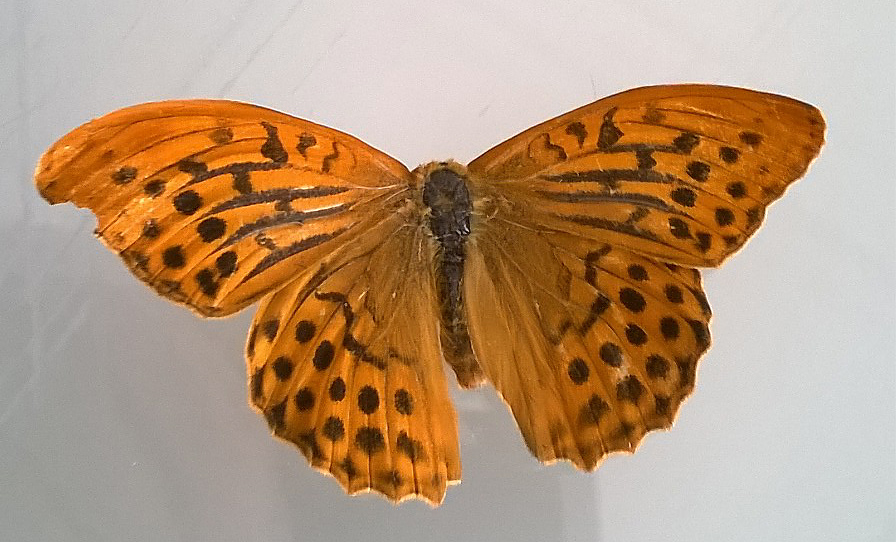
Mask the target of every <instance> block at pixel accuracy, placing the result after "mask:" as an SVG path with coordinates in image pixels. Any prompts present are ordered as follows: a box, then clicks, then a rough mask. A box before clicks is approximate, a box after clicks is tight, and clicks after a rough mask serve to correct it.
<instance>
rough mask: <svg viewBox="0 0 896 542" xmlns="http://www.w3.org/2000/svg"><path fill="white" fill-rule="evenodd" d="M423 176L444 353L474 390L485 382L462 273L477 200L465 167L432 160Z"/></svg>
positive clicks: (465, 382) (460, 376)
mask: <svg viewBox="0 0 896 542" xmlns="http://www.w3.org/2000/svg"><path fill="white" fill-rule="evenodd" d="M418 171H419V172H420V174H421V175H422V177H423V204H424V205H425V206H426V210H427V212H428V221H427V225H428V226H429V229H430V232H431V233H432V235H433V237H434V238H435V240H436V242H437V244H438V252H437V255H436V282H437V285H438V294H439V305H440V308H441V320H442V333H441V335H442V351H443V353H444V355H445V358H446V360H447V361H448V363H449V364H450V365H451V367H452V369H454V372H455V373H456V374H457V380H458V383H460V385H461V386H464V387H472V386H475V385H477V384H479V383H480V382H481V381H482V369H481V367H480V366H479V362H478V361H477V360H476V357H475V356H474V355H473V348H472V345H471V343H470V335H469V332H468V329H467V322H466V317H465V316H464V310H463V306H464V299H463V275H464V259H465V255H466V249H465V245H466V242H467V237H468V236H469V235H470V216H471V215H472V213H473V201H472V198H471V197H470V190H469V188H468V187H467V176H466V172H465V169H464V167H463V166H461V165H460V164H457V163H454V162H433V163H431V164H427V165H425V166H422V167H421V168H419V169H418Z"/></svg>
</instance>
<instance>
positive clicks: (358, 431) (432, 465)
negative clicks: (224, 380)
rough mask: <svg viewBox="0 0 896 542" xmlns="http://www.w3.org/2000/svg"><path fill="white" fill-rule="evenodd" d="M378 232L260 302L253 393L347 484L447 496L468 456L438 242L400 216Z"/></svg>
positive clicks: (251, 350) (285, 431)
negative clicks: (452, 391)
mask: <svg viewBox="0 0 896 542" xmlns="http://www.w3.org/2000/svg"><path fill="white" fill-rule="evenodd" d="M406 211H408V212H409V213H411V215H413V216H418V217H419V213H418V212H417V211H415V210H413V209H412V208H411V209H407V210H406ZM374 234H375V235H373V236H370V237H368V239H370V241H367V242H364V241H360V242H358V243H353V244H352V246H351V247H350V249H349V250H347V251H346V252H345V253H344V254H342V255H341V256H339V257H337V258H334V259H332V260H330V261H328V262H326V263H325V264H323V265H321V266H320V267H317V268H315V269H309V271H308V272H307V273H305V274H304V275H303V276H301V277H300V278H298V279H296V280H295V281H293V282H291V283H290V284H288V285H287V286H285V287H284V288H283V289H281V290H280V291H278V292H277V293H275V294H274V295H272V296H270V297H268V298H266V299H265V300H264V301H263V302H262V304H261V307H260V308H259V310H258V313H257V314H256V316H255V321H254V323H253V328H252V332H251V334H250V337H249V343H248V347H247V355H248V358H249V379H250V401H251V402H252V403H253V404H254V405H255V406H256V407H257V408H258V409H259V410H260V411H261V412H263V413H264V415H265V416H266V417H267V419H268V422H269V423H270V425H271V429H272V430H273V431H274V433H275V434H276V435H277V436H279V437H281V438H283V439H286V440H289V441H291V442H294V443H296V444H297V445H298V447H299V449H300V450H302V452H303V453H304V454H305V456H306V458H307V459H308V460H309V461H310V462H311V464H312V465H313V466H314V467H316V468H318V469H320V470H322V471H324V472H329V473H331V474H332V475H333V476H334V477H335V478H336V479H337V480H338V481H339V483H340V484H342V486H343V487H345V489H346V491H348V492H349V493H357V492H360V491H367V490H374V491H377V492H380V493H382V494H383V495H385V496H386V497H388V498H389V499H391V500H393V501H400V500H403V499H405V498H407V497H419V498H422V499H424V500H426V501H427V502H429V503H430V504H433V505H437V504H439V503H440V502H441V501H442V499H443V498H444V495H445V486H446V484H450V483H452V482H455V481H457V480H459V479H460V460H459V453H458V448H457V429H456V422H455V416H454V409H453V408H452V406H451V398H450V396H449V395H448V390H447V380H446V378H445V375H444V372H443V370H442V356H441V352H440V348H439V330H438V320H437V318H436V315H437V314H438V301H437V297H436V291H435V281H434V277H433V274H432V273H433V269H432V264H431V261H432V258H433V253H434V247H433V243H432V240H431V238H430V237H429V236H428V234H427V233H426V232H425V230H424V227H423V224H422V223H421V222H420V221H419V220H414V219H413V217H405V216H400V214H397V215H395V216H393V217H391V218H390V219H387V220H386V221H384V222H383V223H382V224H381V225H379V226H377V230H375V231H374ZM373 239H377V240H381V241H377V242H373V241H372V240H373Z"/></svg>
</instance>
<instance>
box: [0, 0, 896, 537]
mask: <svg viewBox="0 0 896 542" xmlns="http://www.w3.org/2000/svg"><path fill="white" fill-rule="evenodd" d="M894 19H896V18H894V5H893V3H892V2H891V1H879V2H871V1H869V2H856V3H829V4H827V3H821V2H811V1H803V2H800V1H772V0H754V1H750V2H717V1H699V2H674V1H665V2H646V1H626V2H623V1H615V2H592V1H584V0H583V1H575V2H561V1H556V2H538V3H535V2H515V1H498V0H492V1H487V2H474V1H472V0H468V1H463V2H411V1H408V2H399V1H387V2H338V3H336V2H311V1H309V2H304V3H303V2H248V1H244V2H220V1H215V2H211V1H205V0H204V1H192V2H183V1H173V0H170V1H163V2H153V3H149V2H137V1H126V2H108V3H106V2H99V1H79V2H49V1H46V0H30V1H29V0H2V2H0V97H2V98H3V99H2V100H0V163H2V164H3V165H4V174H3V176H2V178H0V188H2V192H0V193H2V197H0V254H2V258H0V315H2V325H0V540H23V541H30V540H35V541H36V540H40V541H52V540H64V541H69V540H91V541H104V540H116V541H117V540H185V541H201V540H216V541H227V540H234V541H238V540H272V541H279V540H354V539H359V540H367V541H375V540H389V541H391V542H400V541H405V540H408V541H411V540H452V541H455V540H513V541H530V540H531V541H545V540H638V541H653V540H657V541H660V540H713V541H728V540H731V541H736V540H744V541H757V540H788V541H798V540H806V541H813V542H817V541H821V540H855V541H860V540H861V541H865V540H880V541H887V540H894V539H896V519H894V515H896V512H894V511H896V497H894V495H896V465H894V463H896V443H894V432H896V427H894V426H896V421H894V417H896V414H894V413H896V404H894V386H896V375H894V363H896V361H894V360H896V347H894V343H896V340H894V334H896V331H894V330H896V317H894V311H896V291H894V276H896V261H894V249H896V241H894V226H896V224H894V204H896V192H894V183H896V176H894V162H896V137H894V125H896V115H894V99H896V98H894V95H896V82H894V66H896V58H894V56H896V55H894V51H896V43H894V37H893V34H894V32H893V31H894V28H896V20H894ZM672 82H714V83H724V84H732V85H741V86H746V87H751V88H756V89H761V90H767V91H772V92H779V93H783V94H787V95H791V96H794V97H796V98H799V99H802V100H805V101H808V102H810V103H813V104H815V105H816V106H818V107H819V108H821V109H822V111H823V112H824V114H825V116H826V118H827V121H828V125H829V130H828V136H827V140H828V143H827V145H826V147H825V148H824V150H823V152H822V154H821V158H820V159H819V160H818V161H817V162H816V163H815V164H814V166H813V167H812V169H811V171H810V173H809V175H808V177H807V179H805V180H804V181H802V182H800V183H798V184H797V185H796V186H794V187H793V189H792V190H790V191H789V192H788V194H787V195H786V197H784V199H783V200H782V201H781V202H780V203H778V204H776V205H774V206H773V208H772V209H771V211H770V213H769V215H768V218H767V220H766V225H765V227H764V229H762V230H761V231H760V232H759V234H758V235H757V236H756V237H755V238H754V240H753V241H752V242H751V243H750V244H749V246H748V247H747V248H746V249H745V250H744V252H743V253H741V254H739V255H738V256H736V257H734V258H733V259H732V260H731V261H730V262H729V263H727V264H726V265H725V266H724V267H723V268H722V269H721V270H717V271H711V272H709V273H707V281H706V289H707V294H708V297H709V300H710V303H711V304H712V306H713V309H714V314H715V316H714V320H713V324H712V332H713V339H714V347H713V348H712V350H711V351H710V353H709V354H708V355H707V356H706V357H705V358H704V360H703V363H702V365H701V367H700V372H699V384H698V387H697V391H696V393H695V395H694V396H693V398H692V399H691V400H690V401H689V402H688V404H687V405H685V406H684V407H683V410H682V413H681V416H680V417H679V420H678V424H677V426H676V427H675V428H674V429H673V430H672V431H671V432H669V433H663V434H656V435H652V436H649V437H648V438H647V440H646V442H645V444H644V445H643V446H642V447H641V449H640V450H639V451H638V453H637V454H636V455H635V456H632V457H627V456H619V457H614V458H612V459H610V460H608V461H607V462H606V463H605V464H604V466H602V467H601V468H600V469H599V470H598V471H597V472H596V473H595V474H592V475H586V474H581V473H578V472H576V471H575V470H574V469H572V468H571V467H569V466H567V465H556V466H551V467H544V466H541V465H539V464H538V463H537V462H536V461H535V460H534V459H532V458H530V457H529V455H528V453H527V452H526V451H525V448H524V446H523V444H522V441H521V439H520V437H519V435H518V432H517V430H516V428H515V427H514V425H513V422H512V419H511V418H510V416H509V414H508V413H507V412H506V411H505V408H504V406H503V405H502V404H501V403H500V401H498V400H497V399H496V398H495V396H494V393H493V392H492V391H491V390H490V389H485V390H482V391H477V392H465V393H456V394H455V396H456V399H457V408H458V412H459V421H460V435H459V436H460V440H461V446H462V454H463V455H462V458H463V462H464V482H463V484H461V485H460V486H457V487H454V488H450V489H449V492H448V496H447V499H446V502H445V504H444V505H443V506H442V507H441V508H439V509H437V510H431V509H429V507H427V506H426V505H424V504H421V503H409V504H405V505H402V506H400V507H398V508H395V507H393V506H392V505H390V504H389V503H387V502H386V501H384V500H382V499H380V498H378V497H371V496H365V497H357V498H351V499H350V498H347V497H345V496H344V495H343V493H342V490H341V489H340V488H339V487H338V486H337V485H336V484H335V483H334V482H333V481H332V480H331V479H328V478H325V477H323V476H321V475H319V474H317V473H316V472H313V471H312V470H311V469H309V468H308V467H307V466H306V464H305V460H304V459H303V458H301V457H300V456H299V454H298V453H297V452H296V451H294V450H293V449H292V448H290V447H288V446H286V445H284V444H282V443H280V442H278V441H275V440H273V439H271V438H270V437H269V436H268V430H267V427H266V425H265V423H264V422H263V420H261V419H260V418H258V417H257V416H256V415H255V414H254V413H253V412H252V411H250V409H249V408H248V407H247V406H246V401H245V396H246V390H245V369H244V365H243V363H244V362H243V358H242V354H241V352H242V349H243V344H244V341H245V334H246V329H247V328H248V324H249V321H250V318H251V313H252V310H249V311H246V312H245V313H243V314H240V315H238V316H237V317H235V318H232V319H229V320H223V321H200V320H199V319H197V318H195V317H194V316H192V315H191V314H189V313H188V312H187V311H185V310H183V309H181V308H178V307H176V306H173V305H171V304H169V303H167V302H166V301H164V300H162V299H161V298H158V297H156V296H155V295H153V294H152V293H151V292H150V291H149V290H148V289H147V288H145V287H144V286H143V285H141V284H140V283H139V282H138V281H137V280H136V279H134V278H133V277H131V276H130V275H129V273H128V272H127V271H126V270H125V268H124V267H123V266H122V265H121V264H120V262H119V261H118V258H117V257H116V256H115V255H114V254H111V253H108V252H107V251H106V250H105V249H104V248H103V247H102V246H101V245H100V243H98V242H97V241H96V240H94V239H93V237H92V235H91V231H92V229H93V226H94V219H93V217H92V216H91V215H90V214H89V213H88V212H86V211H80V210H77V209H75V208H74V207H72V206H59V207H54V208H51V207H50V206H48V205H47V204H46V203H45V202H44V201H42V200H41V199H40V198H39V196H38V195H37V194H36V192H35V190H34V189H33V185H32V181H31V173H32V171H33V167H34V164H35V163H36V160H37V158H38V156H39V155H40V153H41V152H42V151H43V150H44V149H45V148H46V147H47V146H48V145H50V144H51V143H52V142H53V141H55V139H56V138H58V137H60V136H61V135H63V134H64V133H65V132H67V131H68V130H70V129H72V128H74V127H75V126H77V125H79V124H81V123H82V122H85V121H87V120H89V119H90V118H92V117H95V116H98V115H101V114H103V113H106V112H109V111H111V110H113V109H116V108H119V107H122V106H125V105H130V104H134V103H138V102H143V101H149V100H158V99H166V98H185V97H225V98H230V99H237V100H245V101H252V102H255V103H259V104H263V105H267V106H269V107H273V108H276V109H280V110H283V111H286V112H289V113H292V114H295V115H297V116H300V117H305V118H308V119H312V120H314V121H316V122H320V123H323V124H326V125H329V126H332V127H335V128H338V129H341V130H344V131H347V132H349V133H352V134H354V135H356V136H358V137H360V138H361V139H363V140H364V141H366V142H368V143H370V144H372V145H374V146H375V147H377V148H380V149H383V150H384V151H386V152H388V153H389V154H391V155H393V156H395V157H396V158H398V159H399V160H401V161H403V162H404V163H405V164H407V165H409V166H411V167H413V166H415V165H416V164H418V163H420V162H424V161H429V160H432V159H439V158H447V157H453V158H455V159H457V160H459V161H461V162H467V161H469V160H470V159H472V158H474V157H475V156H476V155H478V154H479V153H480V152H482V151H484V150H486V149H487V148H489V147H490V146H492V145H494V144H496V143H498V142H500V141H502V140H504V139H506V138H507V137H509V136H511V135H513V134H514V133H516V132H518V131H520V130H522V129H524V128H527V127H529V126H531V125H533V124H535V123H537V122H540V121H542V120H545V119H547V118H549V117H552V116H555V115H557V114H560V113H563V112H565V111H567V110H569V109H572V108H574V107H577V106H580V105H583V104H585V103H588V102H590V101H592V100H594V99H596V98H599V97H601V96H604V95H607V94H611V93H614V92H617V91H620V90H623V89H626V88H629V87H634V86H639V85H644V84H658V83H672Z"/></svg>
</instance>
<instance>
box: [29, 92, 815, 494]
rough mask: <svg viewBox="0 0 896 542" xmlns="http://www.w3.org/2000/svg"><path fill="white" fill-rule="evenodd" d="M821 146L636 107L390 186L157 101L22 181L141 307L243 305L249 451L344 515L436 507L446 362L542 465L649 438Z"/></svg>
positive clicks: (311, 131) (750, 114)
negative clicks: (369, 494)
mask: <svg viewBox="0 0 896 542" xmlns="http://www.w3.org/2000/svg"><path fill="white" fill-rule="evenodd" d="M824 130H825V123H824V120H823V118H822V116H821V113H820V112H819V111H818V110H817V109H816V108H814V107H812V106H810V105H808V104H805V103H802V102H799V101H796V100H794V99H791V98H786V97H783V96H777V95H773V94H767V93H762V92H756V91H751V90H746V89H739V88H732V87H723V86H713V85H666V86H653V87H643V88H638V89H633V90H629V91H626V92H622V93H619V94H615V95H613V96H609V97H607V98H604V99H601V100H598V101H596V102H594V103H592V104H590V105H586V106H584V107H581V108H579V109H576V110H574V111H571V112H569V113H566V114H564V115H561V116H559V117H557V118H554V119H551V120H548V121H546V122H544V123H542V124H539V125H537V126H535V127H533V128H530V129H528V130H526V131H524V132H522V133H520V134H518V135H516V136H514V137H512V138H511V139H509V140H507V141H505V142H504V143H501V144H500V145H498V146H496V147H494V148H492V149H491V150H489V151H487V152H486V153H484V154H482V155H481V156H480V157H478V158H476V159H475V160H473V161H472V162H470V163H469V164H468V165H466V166H463V165H461V164H459V163H457V162H454V161H451V160H448V161H440V162H431V163H428V164H425V165H422V166H420V167H417V168H416V169H414V170H413V171H409V170H408V169H407V168H406V167H405V166H404V165H402V164H401V163H400V162H398V161H397V160H395V159H393V158H391V157H389V156H387V155H386V154H384V153H382V152H380V151H378V150H376V149H374V148H372V147H370V146H368V145H366V144H365V143H363V142H361V141H359V140H358V139H356V138H354V137H352V136H349V135H347V134H345V133H342V132H339V131H336V130H334V129H331V128H327V127H324V126H321V125H318V124H314V123H312V122H309V121H306V120H301V119H298V118H295V117H292V116H289V115H286V114H283V113H279V112H276V111H272V110H270V109H265V108H262V107H258V106H254V105H249V104H244V103H238V102H231V101H219V100H185V101H166V102H158V103H147V104H142V105H137V106H133V107H128V108H125V109H122V110H119V111H116V112H113V113H110V114H108V115H106V116H103V117H101V118H99V119H96V120H93V121H91V122H88V123H87V124H85V125H83V126H81V127H80V128H77V129H75V130H74V131H72V132H70V133H69V134H67V135H66V136H64V137H63V138H62V139H60V140H59V141H58V142H56V143H55V144H54V145H53V146H51V147H50V148H49V149H48V150H47V151H46V153H45V154H44V155H43V157H42V158H41V159H40V163H39V164H38V166H37V170H36V173H35V180H36V184H37V188H38V190H39V191H40V194H41V195H42V196H43V197H44V198H46V199H47V200H48V201H49V202H50V203H60V202H72V203H74V204H75V205H77V206H79V207H87V208H89V209H90V210H92V211H93V212H94V213H95V215H96V217H97V220H98V225H97V229H96V235H97V236H98V237H99V238H100V239H101V240H102V241H103V242H104V243H105V244H106V245H107V246H108V247H109V248H110V249H111V250H113V251H115V252H116V253H118V254H119V255H120V256H121V258H122V260H123V261H124V263H125V264H126V265H127V266H128V268H129V269H130V270H131V271H132V272H133V273H134V274H135V275H136V276H137V277H138V278H140V279H141V280H142V281H143V282H145V283H146V284H148V285H149V286H150V287H151V288H152V289H154V290H155V291H156V292H158V293H159V294H161V295H162V296H164V297H167V298H168V299H170V300H172V301H174V302H176V303H179V304H182V305H185V306H187V307H189V308H190V309H192V310H193V311H195V312H196V313H198V314H199V315H200V316H207V317H222V316H227V315H230V314H233V313H236V312H238V311H240V310H241V309H243V308H245V307H247V306H248V305H250V304H252V303H255V302H256V301H259V300H260V301H261V303H260V307H259V309H258V311H257V313H256V314H255V317H254V320H253V322H252V325H251V328H250V332H249V337H248V341H247V344H246V357H247V360H248V395H249V401H250V404H251V405H253V406H254V407H255V408H256V409H257V410H258V411H259V412H260V413H261V414H262V415H263V416H264V417H265V419H266V421H267V423H268V424H269V426H270V428H271V431H272V433H273V434H274V435H276V436H277V437H279V438H281V439H284V440H286V441H289V442H291V443H293V444H295V445H296V446H297V447H298V449H299V450H300V451H301V452H302V453H303V454H304V456H305V457H306V458H307V459H308V461H309V462H310V464H311V465H312V466H313V467H315V468H316V469H318V470H320V471H322V472H325V473H329V474H331V475H332V476H333V477H335V479H336V480H338V482H339V483H340V484H341V485H342V486H343V487H344V489H345V490H346V491H347V492H348V493H350V494H354V493H358V492H364V491H375V492H378V493H381V494H382V495H384V496H386V497H387V498H389V499H390V500H392V501H396V502H397V501H401V500H404V499H406V498H420V499H423V500H425V501H427V502H428V503H430V504H431V505H434V506H435V505H438V504H439V503H441V502H442V500H443V498H444V495H445V491H446V486H447V485H449V484H452V483H456V482H458V481H459V480H460V474H461V466H460V459H459V453H458V442H457V425H456V417H455V412H454V409H453V407H452V403H451V399H450V397H449V382H448V379H447V378H446V374H445V372H444V368H443V367H444V365H445V364H447V365H448V366H449V367H450V368H451V369H452V370H453V372H454V374H455V376H456V380H457V383H458V384H459V385H460V386H461V387H463V388H473V387H476V386H478V385H480V384H482V383H483V382H490V383H491V384H492V385H493V386H494V387H495V388H496V389H497V391H498V393H499V394H500V395H501V397H502V398H503V399H504V401H505V402H506V403H507V405H508V406H509V408H510V410H511V412H512V414H513V417H514V418H515V420H516V423H517V425H518V427H519V429H520V432H521V433H522V437H523V440H524V442H525V444H526V446H527V447H528V449H529V450H530V451H531V452H532V454H533V455H534V456H535V457H536V458H538V459H539V460H540V461H542V462H545V463H550V462H554V461H557V460H567V461H570V462H572V463H573V464H574V465H575V466H576V467H578V468H580V469H583V470H588V471H590V470H593V469H594V468H596V467H597V465H598V464H599V463H600V462H601V461H602V460H603V459H604V458H605V457H606V456H607V455H608V454H611V453H614V452H633V451H634V450H635V448H636V447H637V446H638V444H639V443H640V442H641V440H642V439H643V437H644V436H645V434H646V433H647V432H649V431H652V430H655V429H665V428H669V427H670V426H671V425H672V423H673V421H674V420H675V418H676V414H677V412H678V410H679V407H680V405H681V403H682V401H684V399H685V398H686V397H688V395H689V394H690V393H691V391H692V390H693V388H694V381H695V377H696V370H697V362H698V360H699V359H700V357H701V356H702V354H703V353H704V352H705V351H706V350H707V348H708V347H709V345H710V335H709V330H708V323H709V319H710V307H709V304H708V303H707V300H706V297H705V295H704V293H703V290H702V287H701V277H700V272H699V271H698V270H697V268H700V267H716V266H718V265H720V264H721V263H722V262H723V261H724V260H725V259H726V258H727V257H728V256H730V255H731V254H732V253H734V252H735V251H737V250H738V249H739V248H740V247H741V246H743V244H744V243H745V242H746V240H747V239H748V238H749V237H750V236H751V235H752V234H753V233H754V232H755V231H756V229H757V228H758V227H759V225H760V223H761V222H762V220H763V217H764V215H765V210H766V207H767V206H768V205H769V204H770V203H771V202H772V201H774V200H776V199H777V198H779V197H780V196H781V195H782V194H783V193H784V191H785V189H786V188H787V187H788V186H789V185H790V183H792V182H793V181H794V180H796V179H798V178H799V177H801V176H802V175H803V174H804V173H805V172H806V169H807V167H808V165H809V163H810V162H811V161H812V160H813V159H814V158H815V157H816V156H817V155H818V153H819V150H820V148H821V146H822V143H823V140H824Z"/></svg>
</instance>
